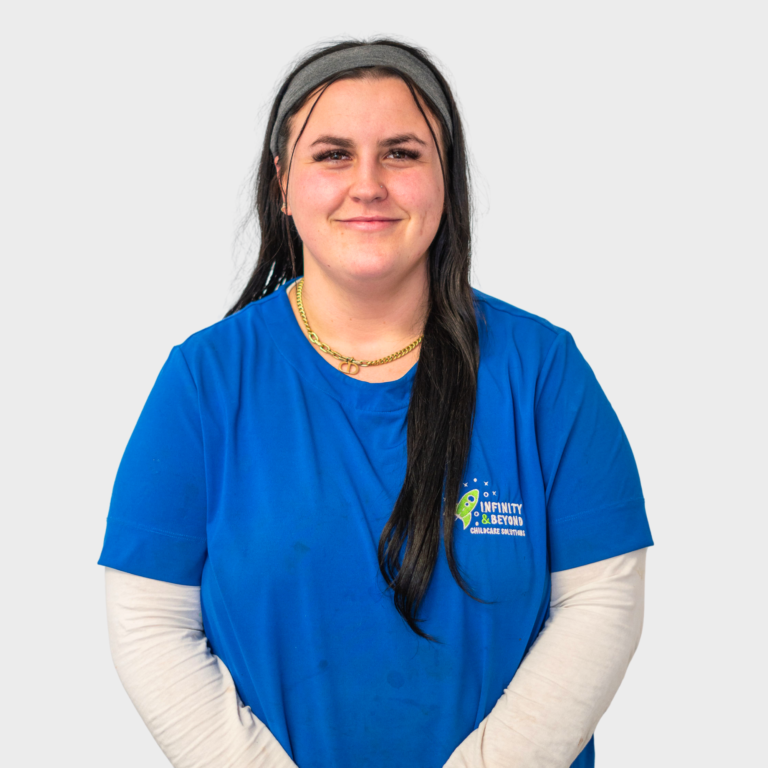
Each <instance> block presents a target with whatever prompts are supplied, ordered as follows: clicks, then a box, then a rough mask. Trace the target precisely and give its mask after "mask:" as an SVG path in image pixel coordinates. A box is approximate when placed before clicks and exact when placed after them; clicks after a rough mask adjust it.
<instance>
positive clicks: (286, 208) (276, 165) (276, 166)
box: [275, 155, 291, 216]
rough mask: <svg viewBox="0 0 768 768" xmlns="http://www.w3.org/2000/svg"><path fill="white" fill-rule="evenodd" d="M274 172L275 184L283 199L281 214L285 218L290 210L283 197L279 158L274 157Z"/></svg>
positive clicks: (277, 156) (289, 213)
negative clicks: (284, 215)
mask: <svg viewBox="0 0 768 768" xmlns="http://www.w3.org/2000/svg"><path fill="white" fill-rule="evenodd" d="M275 172H276V173H277V183H278V184H279V185H280V195H281V197H282V198H283V206H284V208H285V210H283V213H284V214H286V216H290V215H291V209H290V208H289V207H288V200H287V199H286V196H285V190H284V189H283V184H282V181H281V180H280V156H279V155H275Z"/></svg>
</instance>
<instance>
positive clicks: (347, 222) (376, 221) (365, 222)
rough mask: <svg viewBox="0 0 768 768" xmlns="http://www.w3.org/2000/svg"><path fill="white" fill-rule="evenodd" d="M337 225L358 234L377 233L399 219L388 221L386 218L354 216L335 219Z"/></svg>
mask: <svg viewBox="0 0 768 768" xmlns="http://www.w3.org/2000/svg"><path fill="white" fill-rule="evenodd" d="M337 221H338V222H339V224H341V225H342V226H344V227H349V228H350V229H356V230H358V231H360V232H378V231H379V230H381V229H386V228H387V227H391V226H392V225H393V224H396V223H397V222H398V221H400V219H388V218H387V217H386V216H355V217H354V218H352V219H337Z"/></svg>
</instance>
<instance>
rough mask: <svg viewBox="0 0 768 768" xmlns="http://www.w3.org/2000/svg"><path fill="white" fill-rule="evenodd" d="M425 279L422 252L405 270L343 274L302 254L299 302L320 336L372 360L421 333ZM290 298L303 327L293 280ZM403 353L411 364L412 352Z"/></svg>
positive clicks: (347, 352) (346, 351)
mask: <svg viewBox="0 0 768 768" xmlns="http://www.w3.org/2000/svg"><path fill="white" fill-rule="evenodd" d="M427 280H428V276H427V260H426V257H425V258H424V259H422V260H420V261H419V262H418V264H417V265H416V266H415V267H414V269H412V270H411V271H410V272H409V273H407V274H398V275H387V276H385V277H381V276H376V277H370V276H365V277H357V276H354V277H349V276H344V278H343V279H337V278H336V276H335V275H332V274H329V272H328V271H326V270H325V269H322V268H320V267H319V266H318V265H317V264H315V263H314V262H313V260H312V259H311V258H309V259H308V258H306V257H305V260H304V285H303V290H302V302H303V305H304V310H305V312H306V314H307V319H308V321H309V324H310V326H311V328H312V330H313V331H314V332H315V333H316V334H317V335H318V337H319V338H320V340H321V341H323V342H324V343H326V344H328V345H329V346H330V347H331V348H333V349H334V350H336V351H337V352H339V353H341V354H344V355H351V356H353V357H355V358H357V359H365V360H374V359H377V358H379V357H384V356H385V355H389V354H392V353H393V352H397V351H399V350H400V349H402V348H403V347H405V346H407V345H408V344H410V343H411V342H412V341H413V340H414V339H416V338H417V337H418V336H420V335H421V334H422V333H423V330H424V323H425V321H426V315H427V307H428V300H429V290H428V282H427ZM290 299H291V303H292V305H293V306H294V312H295V313H296V315H297V319H298V320H299V322H300V323H301V325H302V328H303V321H302V320H301V318H300V316H299V314H298V307H297V306H296V292H295V288H294V286H291V291H290ZM304 330H305V333H306V329H304ZM412 355H413V357H412ZM406 357H407V358H411V359H410V361H409V363H408V365H412V364H413V362H414V361H415V359H416V353H415V352H414V353H410V354H409V355H407V356H406Z"/></svg>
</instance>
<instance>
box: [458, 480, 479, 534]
mask: <svg viewBox="0 0 768 768" xmlns="http://www.w3.org/2000/svg"><path fill="white" fill-rule="evenodd" d="M479 500H480V492H479V491H477V490H474V491H467V492H466V493H465V494H464V495H463V496H462V497H461V498H460V499H459V503H458V504H457V505H456V517H458V518H459V520H461V522H462V523H464V530H465V531H466V530H467V528H469V524H470V523H471V522H472V512H474V510H475V507H476V506H477V502H478V501H479Z"/></svg>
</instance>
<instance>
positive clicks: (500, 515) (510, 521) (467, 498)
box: [456, 478, 525, 536]
mask: <svg viewBox="0 0 768 768" xmlns="http://www.w3.org/2000/svg"><path fill="white" fill-rule="evenodd" d="M473 482H475V483H476V482H477V478H474V480H473ZM464 485H465V486H467V485H469V483H468V482H467V483H464ZM486 487H487V490H486ZM498 499H499V495H498V491H494V490H493V487H492V486H491V485H490V481H488V480H484V481H483V489H482V490H480V489H478V488H473V489H472V490H469V491H467V492H466V493H465V494H464V495H463V496H462V497H461V498H460V499H459V503H458V504H457V505H456V518H457V519H458V520H461V522H462V524H463V525H464V528H463V530H465V531H466V530H467V528H469V532H470V533H481V534H490V535H492V536H525V528H524V526H523V505H522V503H520V504H517V503H514V502H508V501H500V500H498ZM473 520H474V524H473Z"/></svg>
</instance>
